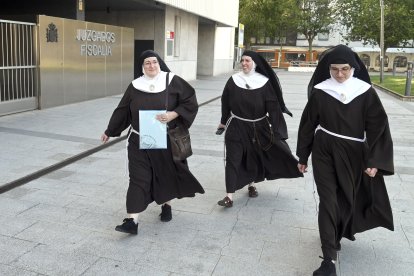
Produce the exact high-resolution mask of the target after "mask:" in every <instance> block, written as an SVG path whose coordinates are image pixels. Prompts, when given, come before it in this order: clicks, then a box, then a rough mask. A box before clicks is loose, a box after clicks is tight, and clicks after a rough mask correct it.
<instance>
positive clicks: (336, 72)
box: [329, 66, 351, 74]
mask: <svg viewBox="0 0 414 276" xmlns="http://www.w3.org/2000/svg"><path fill="white" fill-rule="evenodd" d="M329 69H330V70H331V71H332V72H334V73H335V74H338V73H339V72H342V73H344V74H346V73H348V72H349V71H351V67H349V66H345V67H342V68H337V67H330V68H329Z"/></svg>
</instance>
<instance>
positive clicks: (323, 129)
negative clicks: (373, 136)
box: [315, 125, 367, 143]
mask: <svg viewBox="0 0 414 276" xmlns="http://www.w3.org/2000/svg"><path fill="white" fill-rule="evenodd" d="M318 130H322V131H324V132H326V133H328V134H330V135H332V136H335V137H339V138H342V139H347V140H352V141H356V142H361V143H363V142H365V140H366V139H367V138H366V137H364V138H363V139H361V138H355V137H349V136H345V135H341V134H338V133H335V132H332V131H329V130H327V129H325V128H323V127H321V125H318V126H317V127H316V129H315V133H316V132H317V131H318ZM364 136H365V135H364Z"/></svg>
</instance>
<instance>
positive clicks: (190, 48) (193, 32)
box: [163, 6, 198, 80]
mask: <svg viewBox="0 0 414 276" xmlns="http://www.w3.org/2000/svg"><path fill="white" fill-rule="evenodd" d="M177 20H178V21H179V22H180V23H178V24H177ZM169 32H174V40H173V42H174V51H173V53H172V55H167V49H165V51H164V57H165V58H164V60H165V62H166V63H167V65H168V66H169V67H170V69H171V71H173V72H174V73H176V74H177V75H179V76H181V77H182V78H184V79H186V80H195V79H196V78H197V45H198V16H196V15H193V14H190V13H187V12H185V11H182V10H179V9H175V8H172V7H168V6H167V9H166V12H165V31H164V32H163V34H166V35H165V42H164V44H166V43H167V40H168V38H167V33H169Z"/></svg>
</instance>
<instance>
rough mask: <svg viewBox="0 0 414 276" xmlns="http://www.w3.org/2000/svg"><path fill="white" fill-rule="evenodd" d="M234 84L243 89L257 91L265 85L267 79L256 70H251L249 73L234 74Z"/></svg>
mask: <svg viewBox="0 0 414 276" xmlns="http://www.w3.org/2000/svg"><path fill="white" fill-rule="evenodd" d="M232 78H233V81H234V83H235V84H236V85H237V86H238V87H240V88H243V89H257V88H260V87H262V86H264V85H265V84H266V82H267V81H268V80H269V79H268V78H267V77H265V76H263V75H262V74H260V73H257V72H256V70H254V69H252V70H251V71H250V72H249V73H247V74H245V73H244V72H243V71H242V72H239V73H236V74H234V75H233V76H232Z"/></svg>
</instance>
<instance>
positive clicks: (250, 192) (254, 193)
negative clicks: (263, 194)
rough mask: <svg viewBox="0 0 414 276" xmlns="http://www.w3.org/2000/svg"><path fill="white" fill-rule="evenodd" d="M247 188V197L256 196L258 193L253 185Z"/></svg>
mask: <svg viewBox="0 0 414 276" xmlns="http://www.w3.org/2000/svg"><path fill="white" fill-rule="evenodd" d="M248 189H249V197H257V196H258V195H259V193H258V192H257V189H256V187H255V186H250V187H249V188H248Z"/></svg>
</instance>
